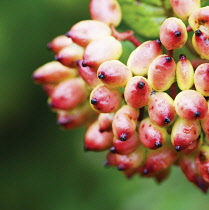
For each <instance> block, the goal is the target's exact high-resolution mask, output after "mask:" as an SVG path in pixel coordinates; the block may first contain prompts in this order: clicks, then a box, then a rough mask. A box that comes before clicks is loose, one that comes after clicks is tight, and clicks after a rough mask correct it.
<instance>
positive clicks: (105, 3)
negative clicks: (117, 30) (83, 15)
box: [90, 0, 122, 26]
mask: <svg viewBox="0 0 209 210" xmlns="http://www.w3.org/2000/svg"><path fill="white" fill-rule="evenodd" d="M90 15H91V18H92V19H93V20H99V21H101V22H104V23H106V24H108V25H114V26H118V25H119V24H120V22H121V18H122V17H121V16H122V14H121V9H120V5H119V4H118V2H117V1H116V0H99V1H98V0H91V2H90Z"/></svg>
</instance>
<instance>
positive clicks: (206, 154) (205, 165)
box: [196, 145, 209, 182]
mask: <svg viewBox="0 0 209 210" xmlns="http://www.w3.org/2000/svg"><path fill="white" fill-rule="evenodd" d="M196 167H197V168H198V170H199V172H200V174H201V176H202V178H203V179H204V180H205V181H206V182H209V146H208V145H203V146H202V147H201V149H200V151H199V152H198V154H197V156H196Z"/></svg>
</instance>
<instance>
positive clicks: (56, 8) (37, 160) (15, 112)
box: [0, 0, 209, 210]
mask: <svg viewBox="0 0 209 210" xmlns="http://www.w3.org/2000/svg"><path fill="white" fill-rule="evenodd" d="M88 3H89V1H88V0H76V1H75V0H59V1H57V0H36V1H33V0H27V1H26V0H18V1H17V0H9V1H8V0H1V3H0V49H1V50H0V53H1V54H0V55H1V59H0V72H1V74H0V95H1V100H0V135H1V136H0V209H1V210H42V209H43V210H71V209H72V210H77V209H79V210H84V209H85V210H88V209H91V210H93V209H95V210H96V209H102V210H106V209H111V210H129V209H131V210H142V209H143V210H158V209H159V210H164V209H166V210H167V209H169V210H175V209H178V210H185V209H190V210H197V209H199V208H201V209H202V210H208V209H209V200H208V195H204V194H203V193H202V192H200V191H199V190H198V189H196V187H194V186H193V185H192V184H190V183H189V182H187V181H186V179H185V177H184V176H183V175H182V173H181V172H180V170H179V168H175V167H173V168H172V173H171V176H170V178H169V179H168V180H166V181H165V182H163V183H162V184H160V185H159V184H156V183H155V182H154V181H153V180H151V179H142V178H140V177H139V176H136V177H134V178H133V179H131V180H126V178H125V177H124V176H123V175H122V174H121V173H119V172H118V171H117V170H116V169H106V168H104V167H103V162H104V160H105V158H104V157H105V154H104V153H94V152H87V153H86V152H84V151H83V140H82V138H83V135H84V128H79V129H75V130H71V131H64V130H62V129H60V128H59V127H58V125H56V116H55V114H53V113H52V112H50V110H49V108H48V106H47V97H46V95H45V94H44V92H43V91H42V89H41V87H40V86H38V85H35V84H34V83H33V81H32V79H31V75H32V73H33V71H34V70H35V69H36V68H38V67H39V66H41V65H43V64H44V63H46V62H48V61H51V60H53V54H52V53H51V52H49V51H48V50H47V48H46V45H47V43H48V42H49V41H51V40H52V39H53V38H54V37H56V36H58V35H60V34H65V33H66V32H67V31H68V30H69V29H70V27H71V26H72V25H73V24H75V23H76V22H78V21H79V20H83V19H89V14H88Z"/></svg>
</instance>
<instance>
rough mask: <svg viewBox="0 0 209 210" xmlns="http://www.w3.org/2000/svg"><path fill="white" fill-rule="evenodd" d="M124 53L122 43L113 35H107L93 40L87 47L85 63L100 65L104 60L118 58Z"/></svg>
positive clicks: (84, 57) (84, 56)
mask: <svg viewBox="0 0 209 210" xmlns="http://www.w3.org/2000/svg"><path fill="white" fill-rule="evenodd" d="M121 53H122V45H121V43H120V42H119V41H118V40H116V39H115V38H114V37H112V36H106V37H103V38H100V39H96V40H94V41H92V42H91V43H90V44H89V45H88V46H87V47H86V49H85V51H84V55H83V60H84V65H87V66H91V67H95V68H97V67H99V65H101V64H102V63H103V62H105V61H109V60H117V59H118V58H119V57H120V56H121Z"/></svg>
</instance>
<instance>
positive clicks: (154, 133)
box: [138, 118, 167, 149]
mask: <svg viewBox="0 0 209 210" xmlns="http://www.w3.org/2000/svg"><path fill="white" fill-rule="evenodd" d="M138 133H139V140H140V142H141V143H142V144H143V145H144V146H145V147H146V148H148V149H158V148H160V147H162V145H163V143H164V142H165V140H166V137H167V133H166V129H165V128H162V127H159V126H157V125H155V124H154V123H152V122H151V120H150V119H149V118H145V119H144V120H142V121H141V122H140V124H139V129H138Z"/></svg>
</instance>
